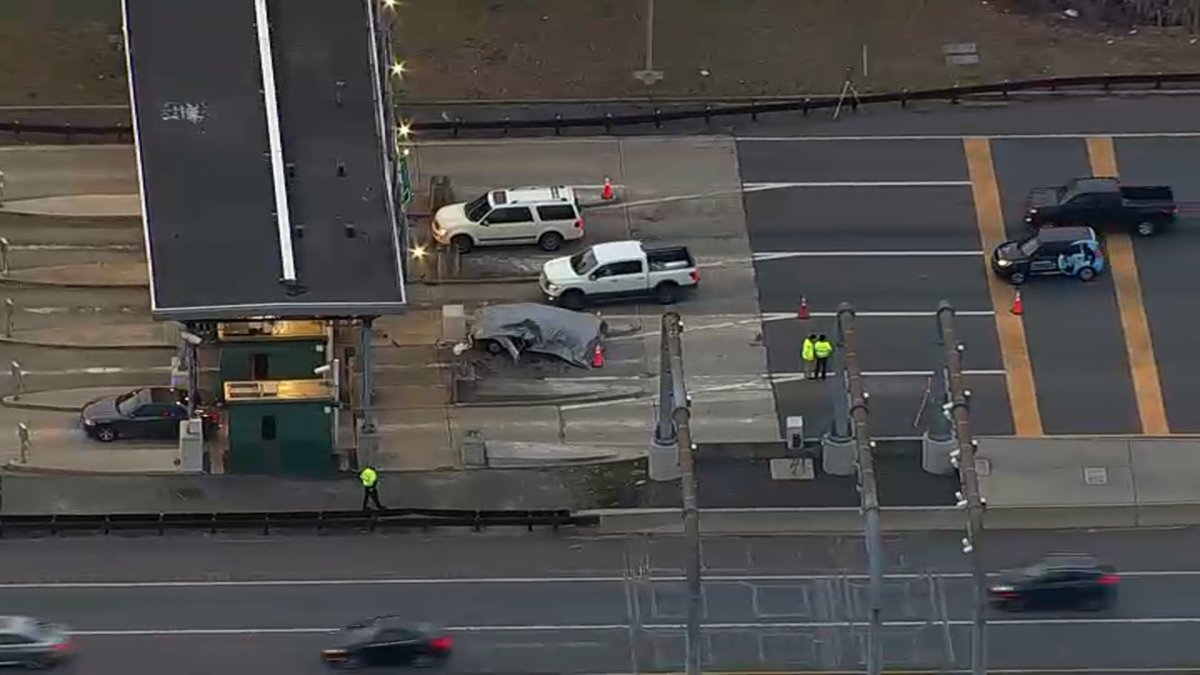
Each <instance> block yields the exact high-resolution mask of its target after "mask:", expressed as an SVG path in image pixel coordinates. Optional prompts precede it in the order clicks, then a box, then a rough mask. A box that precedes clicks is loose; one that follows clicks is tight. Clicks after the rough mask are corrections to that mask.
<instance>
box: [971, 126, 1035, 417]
mask: <svg viewBox="0 0 1200 675" xmlns="http://www.w3.org/2000/svg"><path fill="white" fill-rule="evenodd" d="M963 148H964V149H965V151H966V154H967V170H968V171H969V172H970V176H971V194H972V195H973V197H974V201H975V220H976V223H977V224H978V226H979V236H980V239H981V240H982V243H983V251H984V258H983V265H984V272H983V273H984V275H985V276H986V277H987V284H988V293H989V294H990V295H991V297H992V308H993V309H995V311H996V332H997V333H998V334H999V336H1000V352H1001V357H1002V358H1003V359H1004V371H1005V373H1007V377H1006V378H1005V381H1006V382H1007V383H1008V404H1009V407H1010V408H1011V409H1012V416H1013V426H1014V427H1016V431H1017V435H1018V436H1044V435H1045V432H1044V431H1043V430H1042V413H1041V410H1040V409H1039V408H1038V399H1037V386H1036V385H1035V384H1034V381H1033V364H1032V363H1031V362H1030V360H1029V345H1028V343H1026V341H1025V324H1024V323H1023V322H1022V321H1021V317H1019V316H1016V315H1014V314H1012V312H1010V311H1009V310H1010V309H1011V308H1012V301H1013V294H1014V291H1013V289H1012V288H1010V287H1009V286H1008V284H1005V283H1004V282H1003V281H1001V280H1000V279H997V278H996V276H995V275H994V274H992V269H991V261H990V260H989V258H988V256H990V255H991V254H992V251H993V250H994V249H995V248H996V247H997V246H999V245H1000V244H1001V243H1003V242H1004V241H1005V240H1006V239H1008V235H1007V233H1006V232H1005V229H1004V212H1003V210H1002V209H1001V207H1000V186H999V185H998V184H997V183H996V168H995V166H994V165H993V164H992V145H991V142H990V141H989V140H988V139H987V138H982V137H968V138H964V139H963Z"/></svg>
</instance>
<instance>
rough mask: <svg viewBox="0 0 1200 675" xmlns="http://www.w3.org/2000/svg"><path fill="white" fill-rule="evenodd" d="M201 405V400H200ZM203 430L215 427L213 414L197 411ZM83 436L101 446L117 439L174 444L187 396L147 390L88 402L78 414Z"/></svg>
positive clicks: (210, 411)
mask: <svg viewBox="0 0 1200 675" xmlns="http://www.w3.org/2000/svg"><path fill="white" fill-rule="evenodd" d="M200 400H201V401H203V400H204V399H203V397H201V398H200ZM200 415H201V418H202V419H204V421H205V424H206V426H208V425H211V424H215V423H216V421H217V420H216V413H215V411H213V410H204V409H201V410H200ZM79 417H80V424H82V426H83V430H84V432H85V433H86V434H87V435H88V436H90V437H92V438H94V439H96V440H98V441H101V442H103V443H109V442H112V441H115V440H116V439H118V438H156V439H163V440H176V439H178V438H179V423H180V422H182V421H183V420H186V419H187V396H186V394H181V393H179V392H177V391H176V390H175V389H171V388H169V387H146V388H144V389H135V390H134V391H130V392H126V393H124V394H118V395H114V396H105V397H103V398H98V399H95V400H92V401H89V402H88V403H87V404H86V405H84V406H83V411H82V412H81V413H80V416H79Z"/></svg>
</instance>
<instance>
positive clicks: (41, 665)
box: [25, 659, 51, 670]
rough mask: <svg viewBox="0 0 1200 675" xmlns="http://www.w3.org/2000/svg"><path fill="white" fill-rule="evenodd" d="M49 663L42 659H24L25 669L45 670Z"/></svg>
mask: <svg viewBox="0 0 1200 675" xmlns="http://www.w3.org/2000/svg"><path fill="white" fill-rule="evenodd" d="M50 665H51V664H50V663H49V662H47V661H44V660H42V659H35V660H33V661H26V662H25V669H26V670H46V669H47V668H49V667H50Z"/></svg>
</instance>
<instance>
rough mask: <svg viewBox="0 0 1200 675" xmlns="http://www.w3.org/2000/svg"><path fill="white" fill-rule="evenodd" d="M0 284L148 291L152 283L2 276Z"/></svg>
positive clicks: (20, 286) (28, 286)
mask: <svg viewBox="0 0 1200 675" xmlns="http://www.w3.org/2000/svg"><path fill="white" fill-rule="evenodd" d="M0 286H7V287H10V288H69V289H72V290H112V289H118V288H141V289H144V290H146V291H149V290H150V284H141V283H138V284H78V283H62V282H57V281H40V280H37V279H14V278H12V277H0Z"/></svg>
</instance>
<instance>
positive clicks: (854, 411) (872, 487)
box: [837, 303, 883, 675]
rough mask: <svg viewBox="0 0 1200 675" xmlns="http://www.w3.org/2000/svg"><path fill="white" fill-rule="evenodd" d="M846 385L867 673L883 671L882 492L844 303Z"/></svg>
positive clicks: (854, 335)
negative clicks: (866, 617)
mask: <svg viewBox="0 0 1200 675" xmlns="http://www.w3.org/2000/svg"><path fill="white" fill-rule="evenodd" d="M837 323H838V333H839V338H840V340H839V342H841V348H842V362H843V363H844V364H845V365H846V373H845V377H846V387H847V389H848V391H849V393H850V419H851V421H852V423H853V432H854V441H855V444H856V445H857V446H858V452H857V458H858V485H859V493H860V496H861V498H862V510H863V516H864V519H865V520H866V530H867V531H866V535H867V536H866V546H867V565H868V567H869V570H870V579H871V581H870V592H869V595H870V623H869V625H868V628H867V672H868V673H869V675H880V674H881V673H882V672H883V644H882V642H881V636H882V634H883V532H882V529H881V528H880V524H879V493H878V490H877V486H876V481H875V449H874V445H875V444H874V442H872V441H871V434H870V431H869V430H868V428H867V414H868V407H867V399H868V395H867V392H866V389H865V388H864V387H863V376H862V367H861V365H860V364H859V360H858V331H857V327H856V325H855V320H854V310H853V309H852V308H851V307H850V305H848V304H845V303H843V304H842V305H841V306H840V307H839V308H838V313H837Z"/></svg>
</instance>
